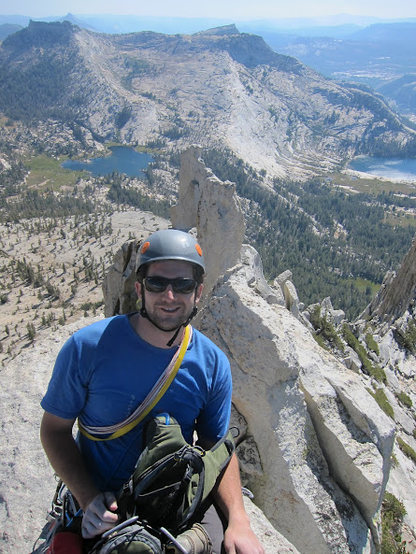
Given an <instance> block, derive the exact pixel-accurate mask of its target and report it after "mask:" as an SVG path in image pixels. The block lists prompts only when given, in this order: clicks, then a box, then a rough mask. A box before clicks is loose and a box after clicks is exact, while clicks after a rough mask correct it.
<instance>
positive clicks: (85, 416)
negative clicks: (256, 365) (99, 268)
mask: <svg viewBox="0 0 416 554" xmlns="http://www.w3.org/2000/svg"><path fill="white" fill-rule="evenodd" d="M176 349H177V347H173V348H169V349H164V348H158V347H155V346H152V345H151V344H149V343H147V342H145V341H143V340H142V339H141V338H140V337H139V336H138V335H137V333H136V332H135V331H134V329H133V327H132V326H131V324H130V321H129V316H127V315H120V316H114V317H111V318H107V319H104V320H101V321H98V322H96V323H93V324H92V325H89V326H88V327H85V328H83V329H81V330H80V331H77V332H76V333H75V334H74V335H72V337H71V338H70V339H68V341H67V342H66V343H65V344H64V346H63V347H62V349H61V351H60V353H59V355H58V357H57V359H56V362H55V367H54V370H53V373H52V377H51V380H50V382H49V386H48V390H47V392H46V394H45V396H44V398H43V399H42V402H41V406H42V408H43V409H44V410H45V411H47V412H49V413H51V414H54V415H56V416H58V417H62V418H65V419H74V418H76V417H79V418H80V420H81V422H82V423H83V424H84V425H90V426H99V427H101V426H108V425H114V424H117V423H119V422H121V421H123V420H124V419H126V418H127V417H128V416H129V415H130V414H131V413H132V412H133V411H134V410H135V409H136V408H137V406H139V405H140V403H141V402H142V401H143V400H144V398H145V397H146V396H147V394H148V393H149V391H150V390H151V388H152V387H153V385H154V384H155V383H156V381H157V380H158V378H159V377H160V375H161V374H162V373H163V371H164V370H165V368H166V366H167V365H168V364H169V362H170V360H171V359H172V357H173V354H174V353H175V351H176ZM231 389H232V383H231V372H230V366H229V362H228V360H227V358H226V356H225V354H224V353H223V352H222V351H221V350H220V349H219V348H218V347H217V346H215V344H214V343H213V342H211V341H210V340H209V339H208V338H207V337H205V336H204V335H203V334H202V333H200V332H198V331H196V330H193V335H192V340H191V343H190V345H189V346H188V350H187V352H186V354H185V357H184V359H183V361H182V364H181V367H180V369H179V371H178V373H177V375H176V377H175V379H174V380H173V383H172V384H171V385H170V387H169V389H168V390H167V392H166V393H165V394H164V395H163V397H162V398H161V400H160V401H159V402H158V404H157V405H156V406H155V408H154V409H153V411H152V412H151V413H150V414H149V415H148V416H147V418H146V420H145V421H147V420H149V419H150V418H152V417H154V416H155V415H156V414H158V413H164V412H167V413H169V414H170V415H172V416H173V417H174V418H175V419H177V421H178V422H179V424H180V425H181V428H182V432H183V435H184V438H185V439H186V440H187V441H188V442H192V434H193V431H194V430H195V429H196V431H197V432H198V434H199V436H200V437H203V438H204V439H206V440H208V441H212V442H215V441H217V440H218V439H220V438H221V437H222V436H224V435H225V433H226V432H227V429H228V425H229V419H230V411H231ZM144 423H145V422H144ZM144 423H143V424H139V425H138V426H137V427H135V428H134V429H133V430H132V431H130V432H129V433H127V434H126V435H123V436H122V437H119V438H117V439H113V440H110V441H92V440H89V439H88V438H86V437H85V436H84V435H81V434H79V435H78V438H77V441H78V444H79V447H80V450H81V452H82V454H83V458H84V460H85V463H86V465H87V468H88V469H89V471H90V474H91V476H92V478H93V479H94V481H95V483H96V485H97V487H98V488H99V489H100V490H102V491H104V490H112V491H117V490H118V489H119V488H120V487H121V486H122V484H123V483H124V482H125V481H126V480H127V479H128V478H129V477H130V475H131V473H132V471H133V469H134V465H135V463H136V460H137V458H138V456H139V454H140V452H141V450H142V448H143V440H142V428H143V425H144Z"/></svg>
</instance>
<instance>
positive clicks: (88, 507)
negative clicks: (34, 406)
mask: <svg viewBox="0 0 416 554" xmlns="http://www.w3.org/2000/svg"><path fill="white" fill-rule="evenodd" d="M74 422H75V420H74V419H64V418H61V417H58V416H55V415H53V414H50V413H48V412H45V413H44V415H43V418H42V423H41V427H40V438H41V441H42V446H43V448H44V450H45V452H46V455H47V456H48V459H49V461H50V463H51V466H52V467H53V469H54V470H55V472H56V473H57V474H58V475H59V477H60V478H61V479H62V481H63V482H64V483H65V484H66V486H67V487H68V488H69V490H70V491H71V492H72V494H73V495H74V496H75V498H76V499H77V500H78V502H79V505H80V506H81V508H82V510H83V511H84V518H83V536H84V537H85V538H89V537H91V536H95V535H96V534H99V533H102V532H103V531H105V530H106V529H111V527H113V526H114V525H115V524H116V523H117V519H118V518H117V515H116V514H115V513H113V512H114V511H115V510H116V509H117V504H116V503H115V498H114V496H113V495H110V493H101V492H100V491H99V490H98V489H97V487H96V486H95V485H94V483H93V481H92V479H91V477H90V475H89V474H88V471H87V469H86V467H85V464H84V460H83V458H82V455H81V452H80V451H79V449H78V446H77V444H76V442H75V441H74V438H73V436H72V427H73V425H74ZM110 510H111V511H110ZM85 527H87V528H88V529H84V528H85Z"/></svg>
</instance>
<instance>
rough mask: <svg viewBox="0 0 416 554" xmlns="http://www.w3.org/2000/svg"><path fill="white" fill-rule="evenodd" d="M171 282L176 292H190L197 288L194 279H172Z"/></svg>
mask: <svg viewBox="0 0 416 554" xmlns="http://www.w3.org/2000/svg"><path fill="white" fill-rule="evenodd" d="M171 283H172V288H173V290H174V291H175V292H182V293H183V294H189V293H190V292H192V291H194V290H195V288H196V281H194V279H172V281H171Z"/></svg>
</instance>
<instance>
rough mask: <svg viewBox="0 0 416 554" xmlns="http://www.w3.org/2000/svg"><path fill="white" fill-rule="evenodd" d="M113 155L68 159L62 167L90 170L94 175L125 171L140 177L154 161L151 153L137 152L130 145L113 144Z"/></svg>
mask: <svg viewBox="0 0 416 554" xmlns="http://www.w3.org/2000/svg"><path fill="white" fill-rule="evenodd" d="M110 150H111V155H110V156H106V157H105V158H94V159H92V160H87V161H84V162H83V161H79V160H66V161H65V162H63V163H62V167H64V168H66V169H73V170H74V171H89V172H90V173H92V175H95V176H96V177H97V176H104V175H109V174H110V173H113V172H114V171H117V173H125V174H126V175H128V176H129V177H139V176H140V175H143V171H144V170H145V169H146V168H147V166H148V165H149V163H150V162H152V161H153V158H152V156H150V154H146V152H136V150H134V149H133V148H130V147H128V146H111V147H110Z"/></svg>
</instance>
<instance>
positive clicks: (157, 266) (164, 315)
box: [136, 260, 203, 331]
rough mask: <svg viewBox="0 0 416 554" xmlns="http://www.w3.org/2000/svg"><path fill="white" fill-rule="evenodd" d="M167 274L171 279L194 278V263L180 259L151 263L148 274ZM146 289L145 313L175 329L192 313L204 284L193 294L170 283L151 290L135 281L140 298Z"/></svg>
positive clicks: (161, 326) (165, 275) (159, 322)
mask: <svg viewBox="0 0 416 554" xmlns="http://www.w3.org/2000/svg"><path fill="white" fill-rule="evenodd" d="M154 276H156V277H165V278H168V279H177V278H187V279H193V278H194V276H193V272H192V265H191V264H190V263H188V262H184V261H180V260H165V261H161V262H153V263H152V264H150V266H149V268H148V270H147V275H146V277H154ZM142 287H143V288H144V296H145V306H146V312H147V313H148V315H149V318H150V320H151V321H153V322H154V323H156V324H157V326H158V327H160V328H161V329H163V330H166V331H171V330H172V331H174V330H175V329H177V328H178V327H179V326H180V325H182V324H183V323H184V322H185V321H186V320H187V319H188V317H189V316H190V315H191V313H192V310H193V309H194V305H195V304H197V303H198V302H199V299H200V297H201V293H202V288H203V285H199V286H198V287H197V288H196V290H193V291H192V292H190V293H186V294H184V293H178V292H175V291H174V290H173V288H172V285H170V284H169V285H168V286H167V288H166V289H165V290H164V291H163V292H150V291H148V290H146V287H145V285H144V283H143V284H140V283H138V282H136V292H137V295H138V296H139V297H140V295H141V289H142Z"/></svg>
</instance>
